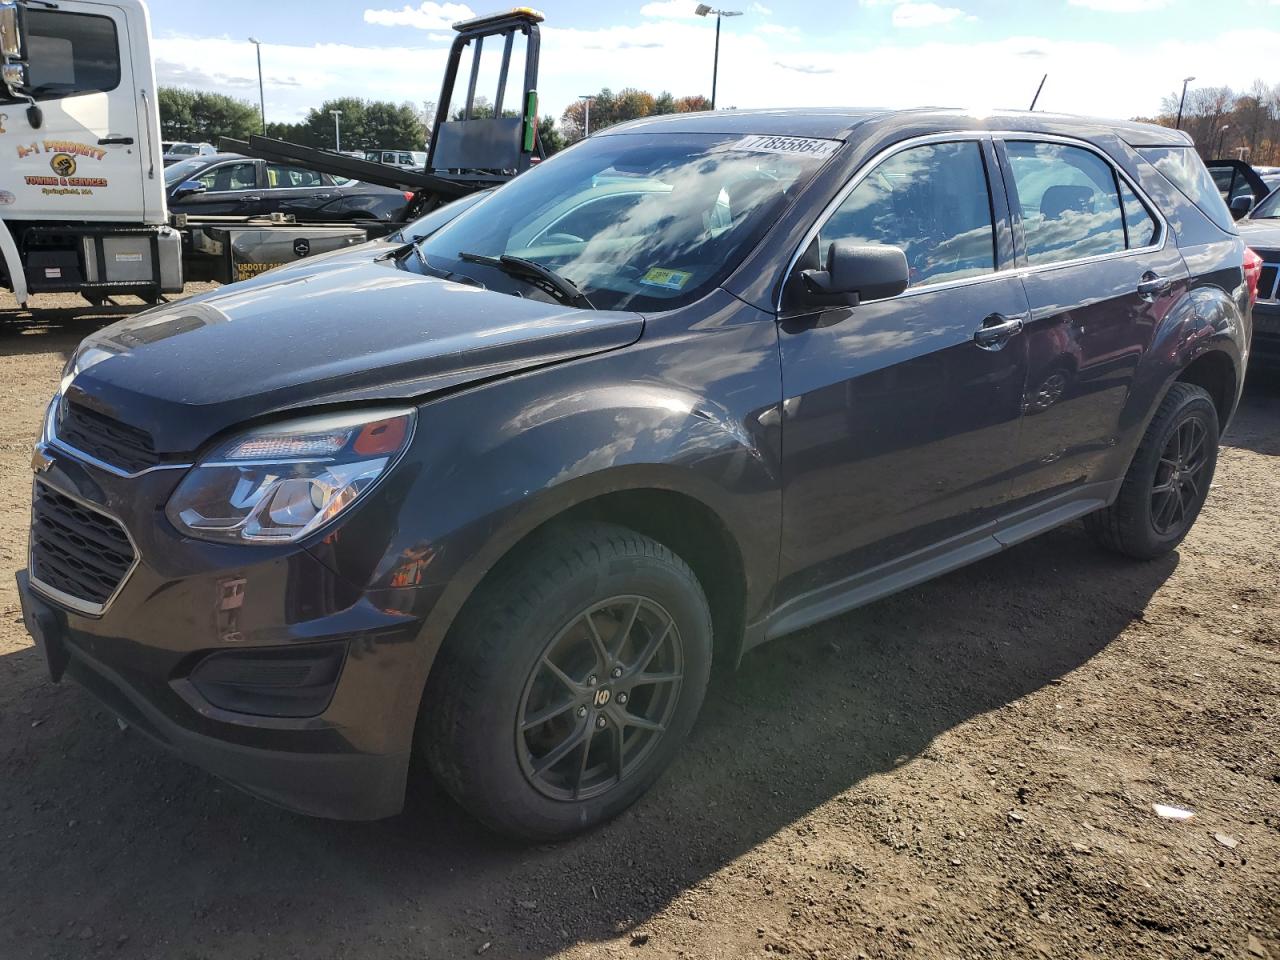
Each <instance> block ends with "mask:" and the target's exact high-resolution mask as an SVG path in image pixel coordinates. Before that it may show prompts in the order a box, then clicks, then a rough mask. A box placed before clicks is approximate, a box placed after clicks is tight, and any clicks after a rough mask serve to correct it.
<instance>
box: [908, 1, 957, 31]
mask: <svg viewBox="0 0 1280 960" xmlns="http://www.w3.org/2000/svg"><path fill="white" fill-rule="evenodd" d="M963 16H965V12H964V11H963V10H961V9H959V8H957V7H941V6H938V4H936V3H899V4H898V5H897V6H895V7H894V8H893V25H894V26H895V27H936V26H938V25H939V24H943V23H951V22H952V21H953V20H959V19H960V18H961V17H963Z"/></svg>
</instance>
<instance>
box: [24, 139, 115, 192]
mask: <svg viewBox="0 0 1280 960" xmlns="http://www.w3.org/2000/svg"><path fill="white" fill-rule="evenodd" d="M17 149H18V159H19V160H25V159H26V158H27V157H31V156H42V157H43V156H47V157H48V158H49V169H50V170H51V171H53V176H48V175H46V174H31V173H29V174H27V175H26V177H25V180H26V183H27V186H29V187H40V188H41V190H40V192H41V193H43V194H44V195H45V196H64V195H72V196H82V195H85V194H92V193H93V191H94V190H95V189H97V188H99V187H105V186H107V178H106V177H86V176H76V172H77V170H78V169H79V166H80V164H79V162H78V161H77V159H76V158H77V157H78V158H80V159H82V160H90V161H94V162H100V161H101V160H102V159H103V158H104V157H105V156H106V155H107V151H105V150H103V149H102V148H101V147H91V146H89V145H88V144H87V143H77V142H76V141H74V140H40V141H34V142H32V143H20V144H18V148H17ZM80 172H81V173H83V171H80Z"/></svg>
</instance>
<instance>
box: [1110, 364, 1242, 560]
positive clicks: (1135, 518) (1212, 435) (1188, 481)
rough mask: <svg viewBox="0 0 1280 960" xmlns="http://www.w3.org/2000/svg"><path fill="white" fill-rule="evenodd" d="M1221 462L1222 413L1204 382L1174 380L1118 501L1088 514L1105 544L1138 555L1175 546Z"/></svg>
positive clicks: (1150, 556)
mask: <svg viewBox="0 0 1280 960" xmlns="http://www.w3.org/2000/svg"><path fill="white" fill-rule="evenodd" d="M1217 463H1218V412H1217V410H1216V408H1215V407H1214V405H1213V400H1212V399H1211V398H1210V397H1209V394H1208V392H1207V391H1205V390H1204V388H1203V387H1197V386H1195V385H1194V384H1190V383H1175V384H1174V385H1173V386H1172V387H1170V388H1169V392H1168V393H1167V394H1165V398H1164V400H1163V401H1162V402H1161V403H1160V407H1159V409H1157V411H1156V415H1155V417H1153V418H1152V420H1151V424H1150V425H1149V426H1148V427H1147V432H1146V434H1145V435H1144V436H1143V438H1142V443H1141V444H1140V445H1139V446H1138V452H1137V453H1136V454H1135V455H1134V458H1133V463H1131V464H1130V465H1129V472H1128V473H1127V474H1125V478H1124V483H1123V485H1122V486H1121V488H1120V495H1119V496H1118V497H1116V502H1115V503H1113V504H1112V505H1111V506H1110V507H1108V508H1106V509H1105V510H1099V511H1098V512H1097V513H1094V514H1091V515H1089V516H1088V517H1086V518H1085V525H1086V527H1087V528H1088V530H1089V532H1090V533H1091V534H1092V535H1093V537H1094V539H1096V540H1097V541H1098V542H1099V543H1101V544H1102V545H1103V546H1105V547H1107V548H1108V549H1110V550H1114V551H1116V552H1117V553H1123V554H1125V555H1126V556H1130V557H1135V558H1137V559H1139V560H1153V559H1155V558H1156V557H1160V556H1163V555H1164V554H1166V553H1169V552H1170V551H1171V550H1173V549H1174V548H1175V547H1177V545H1178V544H1179V543H1181V542H1182V540H1183V538H1184V537H1185V536H1186V535H1187V533H1188V532H1189V531H1190V530H1191V525H1192V524H1193V523H1195V522H1196V517H1198V516H1199V515H1200V508H1201V507H1203V506H1204V501H1205V497H1207V496H1208V495H1209V485H1210V484H1211V483H1212V482H1213V472H1214V469H1215V467H1216V466H1217Z"/></svg>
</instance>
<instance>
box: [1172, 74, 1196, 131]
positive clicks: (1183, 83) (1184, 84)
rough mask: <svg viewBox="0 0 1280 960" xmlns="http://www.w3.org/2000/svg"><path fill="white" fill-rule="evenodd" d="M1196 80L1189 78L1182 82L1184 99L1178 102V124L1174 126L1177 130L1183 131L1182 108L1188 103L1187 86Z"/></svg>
mask: <svg viewBox="0 0 1280 960" xmlns="http://www.w3.org/2000/svg"><path fill="white" fill-rule="evenodd" d="M1194 79H1195V77H1187V78H1186V79H1185V80H1183V81H1182V99H1181V100H1179V101H1178V122H1177V123H1175V124H1174V125H1173V128H1174V129H1175V130H1181V129H1182V107H1183V104H1185V103H1186V102H1187V84H1188V83H1190V82H1191V81H1192V80H1194Z"/></svg>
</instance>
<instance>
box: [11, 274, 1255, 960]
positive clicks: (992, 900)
mask: <svg viewBox="0 0 1280 960" xmlns="http://www.w3.org/2000/svg"><path fill="white" fill-rule="evenodd" d="M63 302H69V303H75V302H76V298H69V299H68V300H66V301H63ZM57 303H58V301H54V300H53V299H52V298H49V299H47V300H46V301H45V305H48V306H56V304H57ZM12 306H13V305H12V301H10V302H9V303H8V304H6V303H5V302H4V301H3V300H0V398H2V400H3V410H4V412H5V427H6V432H5V434H4V435H3V436H0V479H2V480H3V481H4V482H3V484H0V491H3V492H0V567H2V568H3V569H4V570H13V569H16V568H18V567H20V566H22V565H23V564H24V562H25V542H26V523H27V509H28V496H29V480H28V463H29V455H30V443H31V440H32V438H33V436H34V434H35V432H36V427H37V422H38V420H39V416H40V412H41V410H42V408H43V405H44V404H45V402H46V400H47V398H48V397H49V395H50V394H51V393H52V391H53V390H54V388H55V384H56V381H57V377H58V373H59V370H60V369H61V366H62V364H63V361H64V359H65V357H66V356H67V354H68V352H69V351H70V350H71V349H72V348H73V346H74V345H75V343H76V341H77V339H78V338H79V337H80V336H82V335H83V334H85V333H86V332H88V331H90V330H92V329H94V328H95V325H97V324H100V323H102V322H104V318H105V317H107V316H108V315H109V314H110V313H111V311H110V310H107V311H103V310H96V311H95V310H89V309H79V308H76V307H63V308H55V309H44V310H41V311H39V312H38V313H36V314H16V315H15V314H14V313H12V312H7V313H6V310H8V311H11V310H12ZM1278 546H1280V386H1276V387H1269V388H1268V387H1266V386H1265V385H1262V386H1255V388H1252V389H1251V390H1250V391H1249V393H1248V395H1247V397H1246V400H1245V404H1244V407H1243V409H1242V410H1241V412H1240V415H1239V417H1238V419H1237V421H1236V423H1235V424H1234V426H1233V427H1232V429H1231V432H1230V434H1229V435H1228V437H1227V439H1226V447H1225V449H1224V451H1223V454H1222V459H1221V462H1220V465H1219V471H1218V478H1217V483H1216V485H1215V488H1214V491H1213V493H1212V495H1211V497H1210V500H1209V504H1208V506H1207V508H1206V511H1205V514H1204V516H1203V517H1202V518H1201V520H1200V522H1199V524H1198V525H1197V526H1196V528H1195V530H1194V531H1193V533H1192V535H1191V537H1190V539H1189V540H1188V541H1187V542H1186V544H1185V545H1184V546H1183V547H1182V549H1180V550H1179V551H1178V553H1177V554H1176V555H1174V556H1172V557H1169V558H1167V559H1165V560H1162V561H1158V562H1155V563H1151V564H1133V563H1128V562H1124V561H1121V560H1118V559H1115V558H1112V557H1110V556H1107V555H1105V554H1102V553H1100V552H1098V551H1097V550H1096V549H1095V548H1094V547H1093V546H1092V545H1091V544H1090V542H1089V541H1088V540H1087V538H1086V537H1085V536H1084V534H1083V532H1082V530H1081V529H1080V528H1079V527H1078V526H1072V527H1068V528H1065V529H1062V530H1059V531H1057V532H1054V533H1052V534H1049V535H1047V536H1045V537H1042V538H1041V539H1039V540H1036V541H1034V542H1031V543H1028V544H1025V545H1023V546H1021V547H1018V548H1017V549H1014V550H1011V551H1009V552H1007V553H1005V554H1003V555H1001V556H999V557H996V558H993V559H991V560H988V561H985V562H983V563H981V564H978V565H976V566H973V567H970V568H969V569H967V570H964V571H961V572H959V573H956V574H953V575H951V576H948V577H946V578H944V579H942V580H940V581H937V582H934V583H932V584H929V585H927V586H924V587H921V588H918V589H915V590H911V591H909V592H908V593H906V594H903V595H900V596H898V597H895V598H893V599H890V600H887V601H884V602H881V603H877V604H875V605H873V606H871V607H868V608H866V609H864V610H861V611H859V612H857V613H854V614H852V615H849V616H845V617H843V618H841V619H839V620H836V621H834V622H832V623H828V624H826V625H823V626H821V627H818V628H815V629H812V630H809V631H807V632H806V633H804V634H802V635H800V636H797V637H795V638H793V639H791V640H790V641H783V642H779V643H776V644H773V645H772V646H769V647H766V648H764V649H762V650H760V651H759V652H757V653H754V654H752V655H751V656H749V657H748V658H747V660H746V662H745V663H744V664H743V667H742V670H741V671H740V672H739V673H738V674H737V675H735V676H732V677H729V678H727V679H725V680H723V681H721V682H720V683H719V684H718V685H717V687H716V688H715V689H714V690H713V692H712V694H711V697H710V699H709V702H708V704H707V707H706V710H705V712H704V716H703V719H702V721H701V722H700V724H699V726H698V728H697V730H696V732H695V734H694V737H693V741H692V743H691V744H690V745H689V747H688V749H686V750H685V752H684V754H683V757H682V759H681V760H680V761H679V762H678V763H677V764H676V766H675V768H674V769H673V770H672V771H671V772H670V773H669V774H668V775H667V776H666V778H665V779H664V780H663V781H662V782H661V783H660V784H659V786H658V788H657V789H655V790H654V791H653V793H652V794H651V795H650V796H649V797H647V798H646V799H645V800H644V801H642V802H641V803H640V804H639V805H638V806H637V807H636V808H634V809H633V810H632V811H630V812H629V813H627V814H626V815H624V816H623V817H622V818H621V819H619V820H618V821H616V822H615V823H613V824H611V825H609V826H607V827H605V828H604V829H602V830H599V831H597V832H596V833H594V834H592V835H590V836H587V837H584V838H582V839H579V840H577V841H574V842H571V843H566V844H563V845H560V846H550V847H541V848H535V849H521V848H518V847H515V846H511V845H508V844H506V843H503V842H499V841H497V840H495V839H493V838H492V837H490V836H488V835H486V834H485V833H484V832H483V831H481V830H479V829H478V828H476V827H474V826H473V825H472V824H471V823H470V821H468V819H467V818H466V816H465V815H464V814H463V813H461V812H460V811H459V810H457V809H456V808H454V807H453V806H452V805H451V804H450V802H449V801H448V800H447V799H445V798H444V797H443V796H442V795H441V794H440V793H439V792H438V791H437V790H436V789H435V788H434V787H433V786H432V785H431V784H430V783H429V782H426V781H425V780H419V781H417V782H415V783H414V785H413V791H412V793H413V795H412V797H411V802H410V805H409V810H408V812H406V813H404V814H403V815H401V816H400V817H397V818H395V819H393V820H389V821H385V822H382V823H374V824H342V823H329V822H324V821H318V820H309V819H306V818H303V817H298V816H294V815H291V814H288V813H284V812H281V811H279V810H276V809H274V808H272V807H269V806H267V805H265V804H263V803H260V802H259V801H256V800H253V799H251V798H249V797H247V796H244V795H241V794H240V793H239V792H238V791H236V790H234V789H232V788H230V787H227V786H224V785H222V784H221V783H219V782H218V781H216V780H214V779H213V778H212V777H209V776H207V775H206V774H204V773H201V772H199V771H197V770H194V769H191V768H189V767H186V766H184V765H182V764H180V763H178V762H176V761H173V760H170V759H168V758H166V757H164V756H162V755H161V754H159V753H158V752H157V751H156V750H155V749H153V748H152V747H151V746H150V745H148V743H147V742H145V741H144V740H142V739H141V738H140V737H139V736H137V735H136V734H131V733H128V732H123V733H122V732H121V731H120V730H118V729H117V727H116V725H115V723H114V722H113V721H112V719H111V717H110V716H109V715H108V714H107V713H106V712H105V711H104V710H103V709H101V708H100V707H98V706H97V704H96V703H95V702H94V701H93V700H92V699H90V698H89V696H88V695H87V694H85V693H84V692H82V691H81V690H79V689H77V688H75V687H73V686H68V685H62V686H53V685H51V684H50V683H49V682H48V680H47V678H46V676H45V673H44V668H43V664H42V663H41V662H40V661H39V659H38V657H37V655H36V652H35V651H34V649H33V648H32V647H31V645H30V642H29V640H28V638H27V636H26V634H25V633H24V631H23V628H22V624H21V619H20V616H19V611H18V603H17V597H16V594H15V591H14V588H13V585H12V580H10V579H9V578H8V574H7V573H6V574H5V576H4V578H3V579H0V863H2V864H3V866H0V957H3V958H6V960H7V958H15V960H17V958H27V957H91V956H129V957H133V956H138V957H154V958H204V957H219V958H221V957H228V958H235V960H249V958H264V960H277V958H287V957H305V958H308V960H319V958H327V957H359V958H391V957H397V958H398V957H405V958H452V957H468V956H474V955H477V954H483V955H485V956H488V957H500V958H509V957H518V958H525V957H528V958H535V957H552V956H555V957H569V958H582V957H599V956H619V957H624V956H625V957H631V956H635V957H652V958H671V957H690V958H704V957H706V958H711V957H741V956H753V957H762V956H774V955H790V956H795V957H815V958H816V957H826V958H850V960H852V958H855V957H863V956H865V957H868V958H870V957H905V956H917V957H930V958H933V957H939V958H941V957H949V958H960V957H1033V958H1035V957H1167V958H1172V957H1201V956H1209V957H1232V958H1235V957H1240V958H1246V960H1258V958H1270V960H1280V757H1278V756H1277V744H1280V716H1278V715H1277V705H1278V701H1277V693H1278V692H1280V622H1278V617H1280V558H1278V554H1277V547H1278ZM1153 803H1161V804H1169V805H1173V806H1177V807H1183V808H1186V809H1189V810H1193V811H1195V817H1194V819H1191V820H1189V821H1186V822H1174V821H1170V820H1165V819H1161V818H1160V817H1158V816H1156V814H1155V813H1154V812H1153V811H1152V804H1153Z"/></svg>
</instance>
